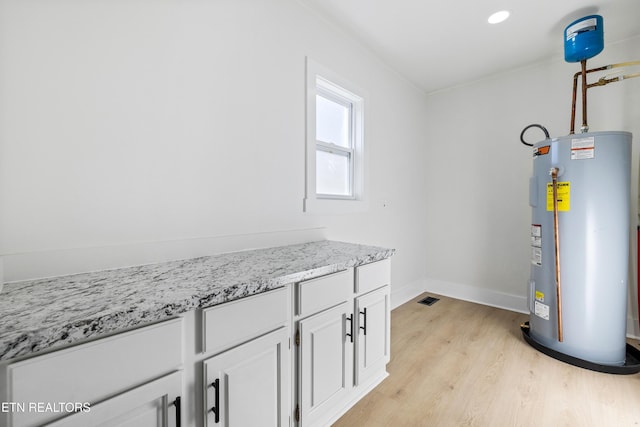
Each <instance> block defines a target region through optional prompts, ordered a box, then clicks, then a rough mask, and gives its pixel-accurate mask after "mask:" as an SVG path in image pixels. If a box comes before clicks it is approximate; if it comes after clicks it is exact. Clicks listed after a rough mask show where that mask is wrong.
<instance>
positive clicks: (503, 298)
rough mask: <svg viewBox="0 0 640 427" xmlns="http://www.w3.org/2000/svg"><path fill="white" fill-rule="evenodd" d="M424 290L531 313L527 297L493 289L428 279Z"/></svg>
mask: <svg viewBox="0 0 640 427" xmlns="http://www.w3.org/2000/svg"><path fill="white" fill-rule="evenodd" d="M424 289H425V291H426V292H433V293H436V294H440V295H443V296H446V297H451V298H456V299H460V300H464V301H469V302H475V303H478V304H483V305H488V306H491V307H497V308H502V309H505V310H510V311H516V312H518V313H525V314H526V313H529V308H528V306H527V297H525V296H520V295H511V294H506V293H503V292H498V291H494V290H491V289H483V288H478V287H476V286H471V285H465V284H461V283H453V282H446V281H444V280H437V279H426V280H425V284H424Z"/></svg>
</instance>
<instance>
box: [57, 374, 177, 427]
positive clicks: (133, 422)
mask: <svg viewBox="0 0 640 427" xmlns="http://www.w3.org/2000/svg"><path fill="white" fill-rule="evenodd" d="M181 392H182V373H181V372H180V371H178V372H174V373H172V374H169V375H166V376H164V377H161V378H159V379H157V380H155V381H151V382H149V383H147V384H144V385H142V386H139V387H136V388H134V389H132V390H129V391H127V392H125V393H122V394H119V395H117V396H115V397H112V398H111V399H108V400H105V401H104V402H101V403H98V404H95V405H91V406H90V407H89V408H88V409H89V410H88V411H87V412H78V413H75V414H73V415H70V416H68V417H66V418H63V419H61V420H59V421H57V422H54V423H52V424H47V425H49V426H52V427H76V426H77V427H87V426H101V427H108V426H118V427H129V426H130V427H166V426H171V427H173V426H177V425H179V424H180V423H179V422H178V418H179V417H180V416H181V413H180V409H181V402H180V399H179V396H180V394H181Z"/></svg>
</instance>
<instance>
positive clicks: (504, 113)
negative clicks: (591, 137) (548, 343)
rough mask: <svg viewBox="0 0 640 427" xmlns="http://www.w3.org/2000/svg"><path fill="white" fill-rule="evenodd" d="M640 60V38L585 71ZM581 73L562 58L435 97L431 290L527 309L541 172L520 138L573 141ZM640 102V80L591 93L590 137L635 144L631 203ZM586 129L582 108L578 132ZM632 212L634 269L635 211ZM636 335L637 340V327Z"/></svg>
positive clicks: (431, 112) (608, 51)
mask: <svg viewBox="0 0 640 427" xmlns="http://www.w3.org/2000/svg"><path fill="white" fill-rule="evenodd" d="M638 59H640V38H634V39H631V40H627V41H625V42H621V43H617V44H613V45H608V46H606V48H605V50H604V52H603V53H601V54H600V55H598V56H597V57H595V58H593V59H591V60H590V61H589V62H588V64H587V65H588V67H589V68H593V67H598V66H601V65H606V64H611V63H618V62H625V61H631V60H638ZM579 70H580V67H579V64H569V63H566V62H564V60H563V58H557V59H554V60H550V61H548V62H544V63H538V64H534V65H532V66H530V67H527V68H524V69H521V70H517V71H513V72H509V73H503V74H500V75H496V76H494V77H493V78H491V79H486V80H481V81H477V82H473V83H470V84H467V85H464V86H460V87H456V88H453V89H450V90H445V91H441V92H438V93H433V94H431V95H430V96H429V97H428V117H429V129H428V131H427V135H428V138H427V145H428V147H429V150H428V152H427V158H426V161H425V165H426V167H427V169H428V172H427V177H426V180H427V181H426V182H427V188H426V190H425V192H424V194H425V197H426V198H427V200H428V207H427V209H428V214H427V218H428V221H427V242H428V245H427V257H426V264H427V279H426V284H425V286H426V288H427V289H430V290H433V291H438V292H442V293H448V294H451V295H456V296H458V297H462V298H468V299H473V300H477V301H481V302H485V303H488V304H492V305H497V306H504V307H508V308H511V309H517V310H523V311H524V310H526V304H525V301H526V292H525V291H526V286H527V283H528V279H529V265H530V264H529V263H530V261H529V260H530V258H529V257H530V253H529V235H530V229H529V227H530V218H531V211H530V207H529V188H528V185H529V177H530V176H531V173H532V166H533V165H532V156H531V150H530V149H529V148H528V147H525V146H524V145H522V144H521V143H520V142H519V136H520V132H521V130H522V129H523V128H524V127H525V126H527V125H528V124H531V123H540V124H542V125H544V126H546V127H547V128H548V130H549V132H550V133H551V136H562V135H567V134H568V133H569V124H570V113H571V89H572V78H573V74H574V73H575V72H577V71H579ZM628 71H629V72H632V71H637V70H633V69H630V70H628ZM600 76H601V75H598V76H597V77H600ZM589 81H590V82H591V81H594V78H593V77H590V78H589ZM638 99H640V79H635V80H627V81H623V82H620V83H614V84H610V85H608V86H605V87H598V88H593V89H590V90H589V93H588V103H589V104H588V105H589V109H588V118H589V125H590V129H591V130H592V131H604V130H624V131H630V132H632V133H633V134H634V136H635V138H634V142H633V160H632V164H633V180H632V188H631V194H632V200H633V201H635V200H637V197H638V153H639V152H640V150H639V147H640V145H639V144H640V105H639V103H638V102H637V100H638ZM578 102H580V98H578ZM581 120H582V119H581V116H580V108H578V117H577V129H579V127H580V124H581ZM527 138H528V139H529V140H530V141H532V142H537V141H539V140H541V139H543V138H544V135H543V134H542V132H540V131H537V130H536V129H532V130H530V131H529V132H528V133H527ZM632 205H633V209H632V210H633V212H631V213H630V216H631V225H632V230H630V232H631V235H632V244H631V246H632V248H631V249H632V257H631V260H632V261H634V260H635V253H636V252H635V242H636V239H635V228H636V224H637V206H636V205H635V203H633V204H632ZM634 262H635V261H634ZM635 280H636V279H635V272H632V274H631V279H630V302H631V303H632V304H630V308H631V310H632V311H630V313H629V317H630V319H633V318H635V319H637V317H638V314H637V307H636V305H637V304H636V301H637V297H636V295H637V294H636V290H635V289H636V281H635ZM632 324H633V325H634V326H633V328H636V329H635V331H636V332H635V335H639V334H638V333H637V331H638V330H637V321H633V322H631V321H630V325H632ZM629 332H630V333H633V329H631V326H630V329H629Z"/></svg>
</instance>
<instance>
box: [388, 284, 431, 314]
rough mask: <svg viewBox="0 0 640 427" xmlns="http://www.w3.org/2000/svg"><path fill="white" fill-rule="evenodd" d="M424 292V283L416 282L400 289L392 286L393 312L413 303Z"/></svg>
mask: <svg viewBox="0 0 640 427" xmlns="http://www.w3.org/2000/svg"><path fill="white" fill-rule="evenodd" d="M423 292H424V281H423V280H416V281H415V282H411V283H408V284H406V285H404V286H402V287H400V288H398V289H396V288H395V287H394V286H391V310H393V309H394V308H397V307H400V306H401V305H402V304H404V303H406V302H407V301H411V300H412V299H413V298H415V297H417V296H418V295H420V294H421V293H423Z"/></svg>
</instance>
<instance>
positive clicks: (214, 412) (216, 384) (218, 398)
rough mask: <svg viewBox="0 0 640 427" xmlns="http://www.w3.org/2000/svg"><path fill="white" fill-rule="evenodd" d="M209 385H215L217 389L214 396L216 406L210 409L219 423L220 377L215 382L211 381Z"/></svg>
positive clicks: (215, 420)
mask: <svg viewBox="0 0 640 427" xmlns="http://www.w3.org/2000/svg"><path fill="white" fill-rule="evenodd" d="M209 387H213V388H214V389H215V391H216V394H215V398H214V406H213V407H212V408H211V409H209V411H211V412H213V415H214V417H215V418H214V422H215V423H216V424H218V423H219V422H220V378H216V380H215V381H214V382H212V383H211V385H210V386H209Z"/></svg>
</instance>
